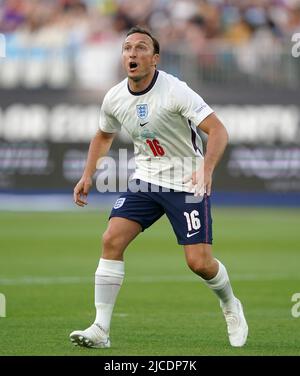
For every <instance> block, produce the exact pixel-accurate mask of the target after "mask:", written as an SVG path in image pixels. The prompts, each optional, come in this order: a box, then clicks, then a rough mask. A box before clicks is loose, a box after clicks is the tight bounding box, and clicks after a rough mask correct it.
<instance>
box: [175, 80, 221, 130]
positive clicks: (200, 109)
mask: <svg viewBox="0 0 300 376" xmlns="http://www.w3.org/2000/svg"><path fill="white" fill-rule="evenodd" d="M172 102H173V106H174V107H173V108H174V109H175V111H176V112H179V113H180V114H181V115H182V116H183V117H185V118H186V119H188V120H190V121H192V122H193V123H194V124H195V125H197V126H198V125H199V124H200V123H201V122H202V121H203V120H204V119H205V118H206V117H207V116H208V115H210V114H212V113H213V112H214V111H213V110H212V108H211V107H210V106H209V105H208V104H206V103H205V101H204V100H203V98H202V97H201V96H200V95H198V94H197V93H195V92H194V91H193V90H192V89H191V88H189V87H188V86H187V84H186V83H184V82H181V81H179V82H178V84H177V85H175V86H174V87H173V88H172Z"/></svg>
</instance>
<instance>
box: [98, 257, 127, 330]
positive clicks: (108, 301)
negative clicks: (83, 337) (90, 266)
mask: <svg viewBox="0 0 300 376" xmlns="http://www.w3.org/2000/svg"><path fill="white" fill-rule="evenodd" d="M124 274H125V273H124V261H115V260H106V259H103V258H100V261H99V265H98V268H97V270H96V273H95V307H96V319H95V323H97V324H99V325H100V326H101V327H102V328H103V329H104V330H105V331H106V332H107V333H109V329H110V321H111V316H112V312H113V309H114V305H115V301H116V298H117V295H118V292H119V290H120V287H121V285H122V282H123V279H124Z"/></svg>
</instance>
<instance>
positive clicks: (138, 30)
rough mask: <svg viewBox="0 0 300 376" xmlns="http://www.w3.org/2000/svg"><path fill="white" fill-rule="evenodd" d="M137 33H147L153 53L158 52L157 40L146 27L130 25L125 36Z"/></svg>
mask: <svg viewBox="0 0 300 376" xmlns="http://www.w3.org/2000/svg"><path fill="white" fill-rule="evenodd" d="M137 33H139V34H146V35H148V37H150V38H151V39H152V42H153V48H154V53H155V54H159V50H160V47H159V43H158V40H157V39H155V38H154V36H153V35H152V34H151V33H150V31H148V30H147V29H144V28H143V27H140V26H134V27H132V28H131V29H130V30H129V31H128V33H127V34H126V38H127V37H129V35H132V34H137Z"/></svg>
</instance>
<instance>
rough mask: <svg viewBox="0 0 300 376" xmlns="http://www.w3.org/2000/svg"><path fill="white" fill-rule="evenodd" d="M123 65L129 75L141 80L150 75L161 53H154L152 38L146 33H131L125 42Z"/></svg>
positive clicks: (133, 78)
mask: <svg viewBox="0 0 300 376" xmlns="http://www.w3.org/2000/svg"><path fill="white" fill-rule="evenodd" d="M122 57H123V65H124V68H125V70H126V72H127V76H128V77H129V78H131V79H132V80H134V81H140V80H141V79H143V78H144V77H146V76H147V75H149V74H150V73H151V72H152V70H153V68H154V67H155V66H156V64H157V63H158V59H159V55H158V54H154V48H153V42H152V39H151V38H150V37H149V36H148V35H146V34H139V33H135V34H131V35H129V36H128V37H127V38H126V39H125V42H124V45H123V51H122Z"/></svg>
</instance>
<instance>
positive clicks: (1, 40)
mask: <svg viewBox="0 0 300 376" xmlns="http://www.w3.org/2000/svg"><path fill="white" fill-rule="evenodd" d="M1 57H6V40H5V36H4V35H3V34H1V33H0V58H1Z"/></svg>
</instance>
